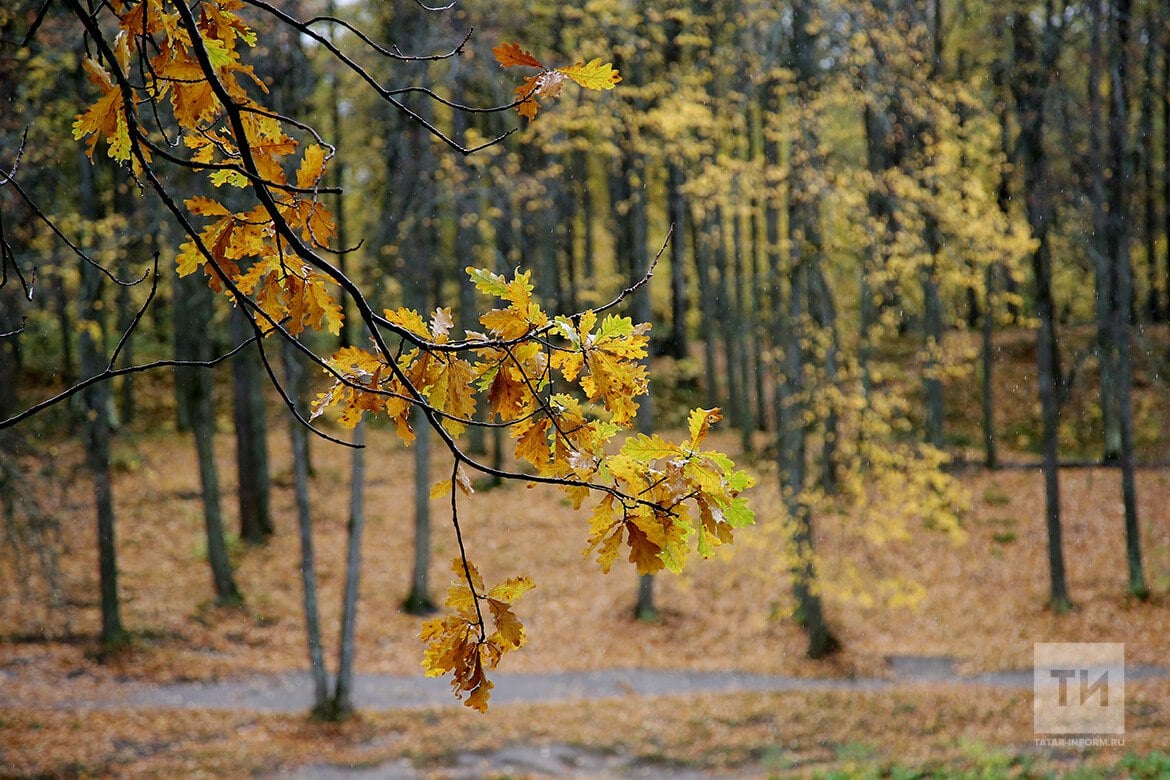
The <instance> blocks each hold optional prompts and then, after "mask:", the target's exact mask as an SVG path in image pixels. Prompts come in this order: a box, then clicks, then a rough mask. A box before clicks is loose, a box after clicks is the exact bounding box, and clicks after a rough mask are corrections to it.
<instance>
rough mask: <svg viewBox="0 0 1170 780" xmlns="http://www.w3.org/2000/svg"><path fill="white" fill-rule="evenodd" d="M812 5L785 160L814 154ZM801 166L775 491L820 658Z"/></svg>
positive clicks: (795, 21)
mask: <svg viewBox="0 0 1170 780" xmlns="http://www.w3.org/2000/svg"><path fill="white" fill-rule="evenodd" d="M811 22H812V6H811V3H810V2H809V0H796V2H794V3H793V6H792V40H791V65H792V69H793V72H794V73H795V78H796V94H797V98H796V99H797V101H798V102H797V105H796V107H795V110H796V114H797V117H796V124H797V127H796V129H795V131H794V133H793V140H792V144H793V152H792V155H791V156H792V158H793V159H794V160H795V159H798V158H799V159H803V160H807V159H809V158H810V157H811V156H812V155H814V154H815V153H816V152H815V141H814V138H815V136H814V133H813V129H812V125H813V120H814V117H813V116H812V114H811V111H812V109H811V103H812V98H813V96H814V94H815V91H816V89H817V85H816V78H817V66H816V56H817V55H816V39H815V37H814V36H813V34H812V33H811V31H810V30H811ZM809 175H810V171H809V170H808V168H807V166H802V167H797V168H794V171H793V173H792V175H791V188H792V191H791V195H790V199H789V204H788V228H789V240H790V244H791V246H792V257H791V265H790V272H789V290H788V310H787V312H786V313H785V314H786V317H787V320H788V323H787V328H786V329H785V331H784V336H783V351H784V358H783V360H784V374H783V377H782V379H781V381H780V383H779V387H778V390H777V398H778V400H779V403H778V406H779V408H778V409H777V414H776V418H777V428H778V430H779V442H778V447H777V451H778V453H779V457H778V461H779V463H778V465H779V471H780V480H781V493H782V494H783V497H784V502H785V506H786V508H787V515H788V522H789V524H790V533H791V540H792V569H791V573H792V590H793V596H794V598H795V600H796V609H797V619H798V620H799V622H800V625H801V627H802V628H803V629H804V632H805V635H806V636H807V638H808V649H807V653H808V656H809V657H810V658H824V657H826V656H828V655H831V654H832V653H834V652H836V651H837V650H838V649H839V648H840V643H839V642H838V641H837V639H836V637H835V636H833V634H832V632H831V631H830V630H829V626H828V622H827V620H826V618H825V613H824V607H823V605H822V603H821V597H820V592H819V587H818V584H817V563H816V549H815V534H814V531H813V515H812V507H811V506H810V505H809V502H808V500H807V497H806V495H805V489H806V486H807V477H806V463H807V457H808V456H807V429H806V427H805V410H806V406H807V403H808V389H807V388H806V386H805V380H804V362H805V354H804V346H803V345H804V343H805V341H806V332H805V330H806V328H805V322H806V321H807V320H806V310H805V301H806V299H807V296H808V288H809V281H810V274H811V273H812V272H813V269H814V268H815V267H817V266H818V265H819V262H820V253H821V251H822V247H821V236H820V225H819V220H820V201H819V198H818V196H817V194H816V191H815V188H814V187H813V186H811V184H810V182H808V181H807V177H808V176H809Z"/></svg>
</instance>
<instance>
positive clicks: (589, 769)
mask: <svg viewBox="0 0 1170 780" xmlns="http://www.w3.org/2000/svg"><path fill="white" fill-rule="evenodd" d="M888 661H889V666H890V673H891V674H890V676H889V677H885V678H876V677H868V678H854V679H844V678H841V679H833V678H800V677H779V676H771V675H761V674H749V673H746V672H702V671H691V670H650V669H608V670H602V671H592V672H564V673H550V674H506V673H500V674H495V675H493V676H492V680H493V682H494V683H495V688H494V689H493V690H492V704H493V705H500V704H507V703H517V702H531V703H536V702H568V701H580V700H588V699H605V698H624V697H628V696H683V695H693V694H700V693H733V692H774V691H816V690H844V691H879V690H888V689H893V688H905V687H908V686H916V685H918V686H936V685H967V686H993V687H1005V688H1029V687H1031V685H1032V671H1031V670H1027V671H1009V672H994V673H989V674H978V675H960V674H958V673H957V672H956V671H955V662H954V660H953V659H950V658H931V657H917V656H904V657H893V658H890V659H888ZM15 674H18V672H13V671H12V670H0V707H3V706H20V705H21V704H25V705H27V704H30V703H31V702H19V701H15V700H13V699H11V698H9V697H7V696H6V695H5V692H4V686H3V685H2V682H3V680H4V678H5V677H11V676H15ZM1126 677H1127V679H1141V678H1152V677H1170V668H1164V667H1149V666H1145V667H1129V668H1127V669H1126ZM354 698H355V704H356V705H357V707H358V708H359V709H363V710H367V711H378V710H382V711H385V710H394V709H406V708H411V707H428V706H446V707H455V706H459V703H458V702H457V701H456V699H455V697H454V696H452V695H451V690H450V687H449V686H448V684H447V682H446V681H445V680H443V679H434V678H432V679H427V678H425V677H422V676H411V677H405V676H395V675H374V674H363V675H358V676H357V679H356V680H355V697H354ZM311 700H312V680H311V678H310V676H309V675H308V674H304V673H293V674H285V675H266V676H255V677H249V678H243V679H233V680H224V681H221V682H211V683H180V684H170V685H148V684H145V683H140V682H133V681H131V682H122V683H113V684H110V685H108V686H103V687H102V688H101V689H100V693H95V694H93V695H91V697H90V698H88V699H81V700H77V699H75V700H72V701H69V702H62V703H61V704H59V705H57V706H60V707H68V708H69V709H79V708H85V707H126V706H129V707H136V708H142V709H159V708H177V709H181V708H195V709H212V710H216V709H221V710H255V711H263V712H283V713H298V712H301V713H303V712H306V711H308V709H309V707H310V704H311ZM764 774H767V773H764ZM435 775H439V776H442V777H444V778H448V780H472V778H482V777H485V776H512V775H523V776H532V777H544V778H596V777H607V778H629V779H633V778H641V779H642V780H706V779H707V778H709V777H710V775H708V774H707V773H704V772H703V771H701V770H698V769H695V768H693V767H688V766H683V765H663V764H662V763H660V762H656V761H648V760H646V759H643V758H640V757H638V756H635V755H627V754H624V753H621V752H599V751H594V750H590V749H588V748H584V747H581V746H577V745H563V744H552V745H534V746H526V745H509V746H505V747H503V748H501V749H499V750H495V751H487V752H463V753H458V754H457V755H454V756H451V757H449V761H448V762H446V763H444V765H443V766H441V767H430V768H428V769H425V770H422V769H418V768H416V767H415V766H414V765H413V764H412V762H411V761H410V760H409V759H408V758H400V759H396V760H392V761H387V762H384V763H381V764H377V765H374V766H370V765H362V766H345V765H338V764H329V763H319V764H311V765H308V766H302V767H299V768H296V769H293V770H291V771H289V770H285V771H282V772H280V773H279V774H274V775H270V776H269V777H268V780H277V778H280V780H288V779H289V778H291V779H292V780H367V779H369V780H372V779H373V778H378V779H379V780H422V778H426V777H433V776H435Z"/></svg>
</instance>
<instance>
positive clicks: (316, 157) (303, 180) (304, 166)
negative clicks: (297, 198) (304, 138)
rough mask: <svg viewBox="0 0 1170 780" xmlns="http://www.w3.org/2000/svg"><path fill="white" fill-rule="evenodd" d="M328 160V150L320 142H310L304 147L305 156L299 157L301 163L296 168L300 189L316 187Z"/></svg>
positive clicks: (323, 173)
mask: <svg viewBox="0 0 1170 780" xmlns="http://www.w3.org/2000/svg"><path fill="white" fill-rule="evenodd" d="M328 161H329V158H328V152H327V150H326V149H325V147H324V146H321V144H310V145H309V146H308V147H306V149H305V156H304V157H303V158H301V165H300V167H299V168H297V186H298V187H300V188H301V189H311V188H313V187H316V186H317V183H318V182H319V181H321V177H322V176H324V175H325V167H326V165H327V164H328Z"/></svg>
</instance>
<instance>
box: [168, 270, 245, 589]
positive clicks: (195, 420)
mask: <svg viewBox="0 0 1170 780" xmlns="http://www.w3.org/2000/svg"><path fill="white" fill-rule="evenodd" d="M175 292H176V296H175V304H174V307H175V327H176V331H175V353H176V357H178V358H179V359H181V360H207V359H209V358H210V357H211V349H209V348H208V341H207V333H208V331H209V329H210V327H211V307H212V305H213V303H214V299H213V298H212V292H211V290H210V289H209V288H208V287H207V284H206V283H205V281H204V280H203V278H202V277H200V276H188V277H186V278H178V277H176V279H175ZM175 386H176V388H178V393H179V396H180V397H181V398H182V399H183V404H184V406H185V408H186V409H187V414H188V423H189V424H190V426H191V431H192V433H193V438H194V439H195V453H196V455H197V458H198V461H199V485H200V495H201V497H202V503H203V525H204V531H205V537H206V541H207V562H208V564H209V565H210V567H211V580H212V585H213V587H214V589H215V601H216V603H217V604H222V605H234V604H239V603H240V602H241V601H242V598H241V596H240V591H239V588H237V587H236V583H235V577H234V576H233V574H232V565H231V559H230V557H229V555H228V549H227V543H226V541H225V540H224V525H223V513H222V512H221V510H220V491H219V470H218V469H217V468H216V463H215V428H216V425H215V409H214V406H213V404H212V398H211V374H210V370H209V369H206V368H192V367H182V368H177V369H175Z"/></svg>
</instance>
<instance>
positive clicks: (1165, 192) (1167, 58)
mask: <svg viewBox="0 0 1170 780" xmlns="http://www.w3.org/2000/svg"><path fill="white" fill-rule="evenodd" d="M1161 7H1162V13H1161V15H1160V19H1161V29H1162V37H1161V43H1162V82H1161V87H1162V88H1161V90H1160V91H1159V94H1160V95H1161V99H1162V237H1163V244H1164V247H1163V251H1164V255H1163V262H1164V264H1165V268H1164V272H1165V277H1164V282H1165V287H1166V308H1165V309H1163V311H1164V313H1165V315H1166V316H1165V320H1166V321H1167V322H1170V6H1168V5H1167V4H1165V3H1163V4H1162V6H1161Z"/></svg>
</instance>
